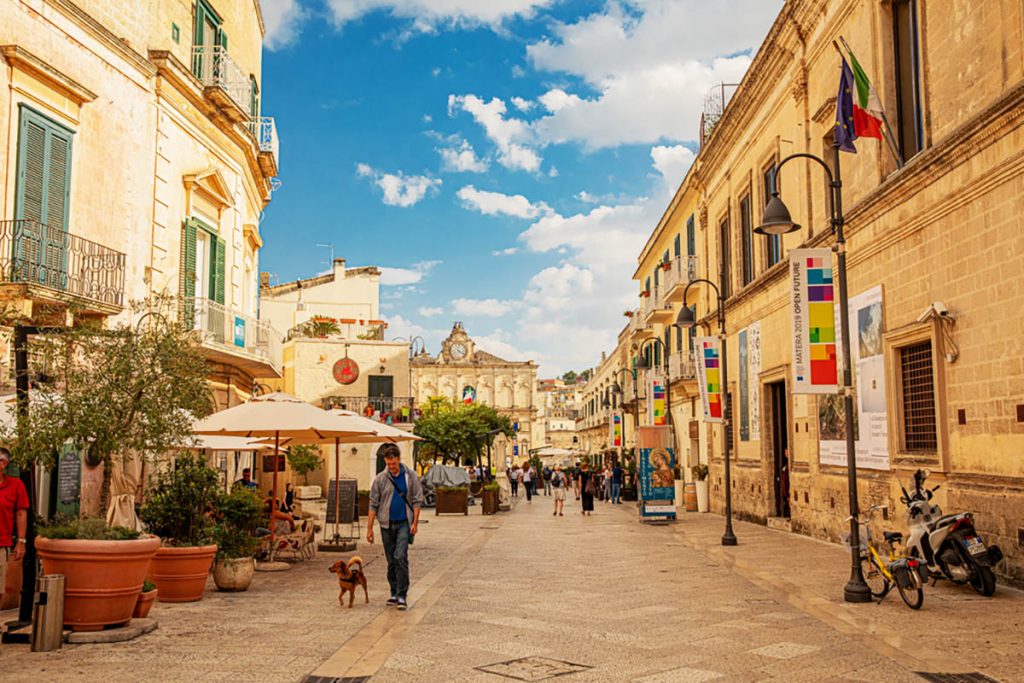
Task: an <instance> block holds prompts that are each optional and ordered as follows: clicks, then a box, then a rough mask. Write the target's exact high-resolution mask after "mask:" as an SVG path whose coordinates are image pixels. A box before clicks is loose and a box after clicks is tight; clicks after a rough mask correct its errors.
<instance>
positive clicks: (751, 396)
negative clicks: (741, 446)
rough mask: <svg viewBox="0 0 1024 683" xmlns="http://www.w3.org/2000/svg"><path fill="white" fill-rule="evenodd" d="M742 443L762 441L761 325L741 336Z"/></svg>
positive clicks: (741, 333) (744, 332)
mask: <svg viewBox="0 0 1024 683" xmlns="http://www.w3.org/2000/svg"><path fill="white" fill-rule="evenodd" d="M739 357H740V382H739V390H740V406H739V408H740V420H739V422H740V441H760V440H761V401H760V394H761V392H760V387H761V379H760V376H761V323H760V321H758V322H755V323H754V324H753V325H751V326H750V327H748V328H747V329H745V330H743V331H741V332H740V334H739Z"/></svg>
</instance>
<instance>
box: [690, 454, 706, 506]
mask: <svg viewBox="0 0 1024 683" xmlns="http://www.w3.org/2000/svg"><path fill="white" fill-rule="evenodd" d="M690 473H691V474H693V479H694V483H695V484H696V488H697V511H698V512H707V511H708V509H709V502H708V466H707V465H704V464H697V465H694V466H693V467H691V468H690Z"/></svg>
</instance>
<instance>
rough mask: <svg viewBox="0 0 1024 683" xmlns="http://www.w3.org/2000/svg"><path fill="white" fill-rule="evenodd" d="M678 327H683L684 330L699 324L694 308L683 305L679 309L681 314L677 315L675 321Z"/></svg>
mask: <svg viewBox="0 0 1024 683" xmlns="http://www.w3.org/2000/svg"><path fill="white" fill-rule="evenodd" d="M673 324H674V325H675V326H676V327H681V328H683V329H684V330H685V329H689V328H691V327H693V326H694V325H696V324H697V320H696V319H695V318H694V317H693V309H691V308H690V307H689V306H683V307H682V308H680V309H679V315H677V316H676V321H675V323H673Z"/></svg>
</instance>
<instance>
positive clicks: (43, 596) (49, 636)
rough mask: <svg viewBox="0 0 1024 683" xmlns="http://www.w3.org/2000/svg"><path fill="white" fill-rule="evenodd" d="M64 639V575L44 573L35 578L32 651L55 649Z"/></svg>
mask: <svg viewBox="0 0 1024 683" xmlns="http://www.w3.org/2000/svg"><path fill="white" fill-rule="evenodd" d="M63 639H64V575H63V574H45V575H43V576H40V577H38V578H37V579H36V602H35V608H34V610H33V614H32V652H50V651H51V650H57V649H59V648H60V646H61V642H62V641H63Z"/></svg>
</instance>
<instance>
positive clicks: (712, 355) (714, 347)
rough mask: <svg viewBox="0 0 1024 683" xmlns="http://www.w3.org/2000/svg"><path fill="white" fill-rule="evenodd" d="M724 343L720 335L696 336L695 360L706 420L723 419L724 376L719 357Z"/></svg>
mask: <svg viewBox="0 0 1024 683" xmlns="http://www.w3.org/2000/svg"><path fill="white" fill-rule="evenodd" d="M721 348H722V343H721V340H720V339H719V338H718V337H695V338H694V340H693V349H694V350H693V354H694V362H695V364H696V366H697V386H698V387H699V389H700V400H701V403H703V404H704V421H705V422H721V421H722V378H721V368H720V367H719V364H720V362H721V359H720V358H719V356H720V353H721Z"/></svg>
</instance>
